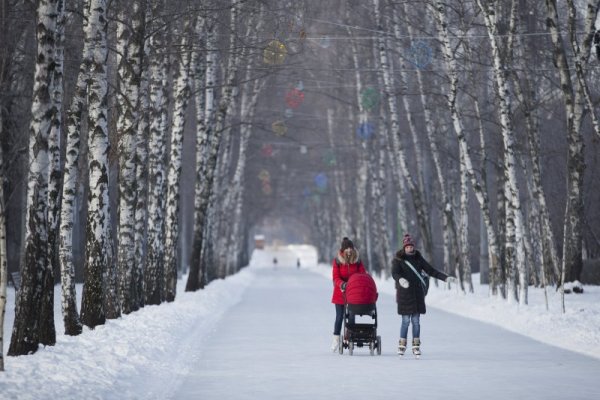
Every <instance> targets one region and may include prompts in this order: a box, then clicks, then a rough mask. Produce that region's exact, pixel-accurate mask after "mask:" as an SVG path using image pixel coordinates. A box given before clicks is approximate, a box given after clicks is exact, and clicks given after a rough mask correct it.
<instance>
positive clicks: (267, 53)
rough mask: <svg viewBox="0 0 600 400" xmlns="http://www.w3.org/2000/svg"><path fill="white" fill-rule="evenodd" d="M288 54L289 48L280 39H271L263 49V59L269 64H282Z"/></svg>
mask: <svg viewBox="0 0 600 400" xmlns="http://www.w3.org/2000/svg"><path fill="white" fill-rule="evenodd" d="M286 56H287V48H286V47H285V45H284V44H283V43H281V42H280V41H279V40H271V41H270V42H269V44H268V45H267V47H265V49H264V51H263V61H264V63H265V64H269V65H281V64H283V62H284V61H285V57H286Z"/></svg>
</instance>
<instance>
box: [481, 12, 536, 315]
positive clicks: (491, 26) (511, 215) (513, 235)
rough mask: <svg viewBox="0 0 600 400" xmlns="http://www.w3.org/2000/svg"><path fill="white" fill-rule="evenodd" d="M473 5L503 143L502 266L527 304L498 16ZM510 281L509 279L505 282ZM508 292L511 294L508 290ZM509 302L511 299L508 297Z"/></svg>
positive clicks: (508, 53) (507, 54)
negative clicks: (486, 42)
mask: <svg viewBox="0 0 600 400" xmlns="http://www.w3.org/2000/svg"><path fill="white" fill-rule="evenodd" d="M477 4H478V5H479V8H480V9H481V11H482V13H483V18H484V21H485V26H486V28H487V29H486V30H487V33H488V37H489V39H490V45H491V47H492V58H493V64H494V77H495V81H496V88H497V90H498V102H499V106H500V107H499V113H500V116H499V117H500V125H501V128H502V139H503V143H504V162H505V167H504V172H505V174H506V178H505V179H506V184H507V193H508V196H507V200H508V202H507V209H506V212H507V217H506V268H507V270H508V271H512V270H513V269H516V270H517V271H518V276H519V279H518V282H519V294H518V301H519V303H520V304H527V288H528V287H529V282H528V280H527V265H526V263H525V250H524V248H523V243H524V237H523V214H522V210H521V202H520V198H519V197H520V195H519V188H518V185H517V173H516V166H515V138H514V131H513V126H512V121H511V118H512V115H511V102H510V100H511V99H510V92H509V88H508V80H507V77H506V72H505V71H506V67H507V65H506V64H505V61H503V57H502V53H501V51H502V50H501V48H500V44H499V43H498V40H497V38H498V36H497V35H498V27H497V25H496V24H497V21H498V16H497V15H496V11H495V10H494V4H493V2H489V1H487V0H477ZM515 14H516V0H513V1H512V5H511V20H510V22H509V24H511V25H512V24H515V21H514V18H515ZM513 35H514V34H513V32H510V33H509V37H508V43H509V44H508V45H507V48H506V49H505V52H504V59H508V60H510V59H511V58H512V43H513ZM511 283H512V280H509V285H510V284H511ZM509 293H514V292H513V291H512V290H509ZM508 299H509V301H510V300H512V299H513V297H512V296H509V297H508Z"/></svg>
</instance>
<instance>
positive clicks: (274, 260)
mask: <svg viewBox="0 0 600 400" xmlns="http://www.w3.org/2000/svg"><path fill="white" fill-rule="evenodd" d="M276 267H277V257H273V268H276Z"/></svg>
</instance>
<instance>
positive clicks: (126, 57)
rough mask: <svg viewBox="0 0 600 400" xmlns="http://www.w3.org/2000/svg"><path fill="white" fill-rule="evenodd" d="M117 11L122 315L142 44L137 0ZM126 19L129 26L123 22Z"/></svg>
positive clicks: (130, 262) (130, 250)
mask: <svg viewBox="0 0 600 400" xmlns="http://www.w3.org/2000/svg"><path fill="white" fill-rule="evenodd" d="M122 7H123V8H122V9H121V10H120V13H119V21H120V22H118V24H117V65H118V79H119V80H118V88H119V90H117V99H118V101H117V112H118V119H117V137H118V149H119V212H118V218H119V225H118V229H117V236H118V250H117V258H118V259H117V271H118V277H119V279H118V282H119V288H118V289H119V291H118V293H119V301H120V305H121V310H122V311H123V313H124V314H129V313H130V312H131V311H133V309H134V308H135V306H134V305H133V303H134V302H135V301H136V300H135V281H134V279H133V275H134V272H133V271H134V268H135V264H136V260H135V256H136V255H135V218H134V216H135V207H136V194H137V191H136V180H135V178H136V164H135V161H136V160H135V156H136V140H135V136H136V130H137V126H138V110H139V96H140V79H141V76H140V75H141V68H142V47H143V42H142V41H143V36H144V31H143V24H144V21H143V16H144V12H145V10H144V9H143V8H142V4H141V0H133V2H131V3H129V4H128V7H131V8H130V10H131V11H130V13H129V12H127V11H126V10H125V8H124V5H123V6H122ZM127 20H130V21H131V26H129V25H128V24H126V23H125V22H124V21H127Z"/></svg>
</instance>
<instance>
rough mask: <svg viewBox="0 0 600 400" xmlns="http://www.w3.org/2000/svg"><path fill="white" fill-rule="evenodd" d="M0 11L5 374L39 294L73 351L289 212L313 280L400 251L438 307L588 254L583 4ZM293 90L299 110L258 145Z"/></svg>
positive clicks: (24, 343)
mask: <svg viewBox="0 0 600 400" xmlns="http://www.w3.org/2000/svg"><path fill="white" fill-rule="evenodd" d="M2 3H3V7H2V8H1V11H0V12H1V13H2V15H0V19H1V20H2V28H1V29H2V31H1V32H0V35H1V36H0V39H1V40H0V42H1V43H2V49H1V53H0V62H1V65H0V85H2V91H0V135H1V142H2V151H0V173H1V174H2V175H1V177H2V180H3V181H4V182H5V183H4V185H2V187H1V188H0V267H1V268H2V269H1V270H0V278H1V279H0V285H1V286H0V287H1V288H3V289H2V290H3V291H2V292H0V306H2V307H1V308H2V310H4V307H5V299H6V294H5V287H6V281H7V279H8V275H7V269H10V270H11V271H16V270H18V271H20V273H21V279H22V282H21V287H20V290H19V291H18V292H17V300H16V307H15V312H16V318H15V325H14V328H13V331H12V337H11V341H10V348H9V354H10V355H20V354H28V353H31V352H35V351H36V350H37V348H38V346H39V344H43V345H52V344H54V342H55V336H56V334H55V331H54V318H55V316H54V315H53V307H52V304H53V296H54V284H55V282H60V284H61V292H60V293H61V296H62V298H61V300H62V311H63V321H64V328H65V332H66V333H67V334H69V335H77V334H79V333H81V331H82V326H83V325H86V326H88V327H90V328H93V327H95V326H97V325H99V324H102V323H104V321H105V319H106V318H118V317H119V316H120V315H121V314H122V313H125V314H127V313H130V312H133V311H136V310H138V309H139V308H141V307H144V306H145V305H150V304H160V303H162V302H164V301H173V300H174V299H175V297H176V281H177V277H178V274H181V272H182V270H183V269H185V268H187V267H188V266H189V274H188V279H187V282H186V290H189V291H194V290H198V289H201V288H203V287H204V286H205V285H206V284H207V283H209V282H210V281H211V280H213V279H216V278H222V277H225V276H227V275H230V274H232V273H235V272H236V271H237V270H238V269H239V268H240V266H242V265H246V264H247V261H248V257H249V254H248V250H249V246H248V245H247V244H248V242H249V236H250V234H251V232H252V228H253V226H255V225H256V224H257V223H259V222H260V221H261V220H262V219H264V218H265V216H266V215H270V214H277V213H280V214H281V215H286V213H288V214H289V212H290V211H289V210H290V209H291V210H294V213H295V215H294V216H293V217H294V218H295V219H294V221H298V224H305V225H307V226H308V227H309V229H310V235H311V237H310V240H311V241H312V242H313V243H314V244H315V245H317V247H318V248H319V254H320V255H321V257H323V259H328V257H329V256H330V255H331V252H332V251H333V249H335V248H336V246H337V244H338V242H339V239H340V238H341V237H342V236H350V235H351V236H353V237H354V238H355V241H356V242H357V243H360V244H361V246H363V248H362V249H361V253H362V257H363V258H364V260H365V261H366V264H367V265H368V266H369V267H370V268H371V270H372V271H373V272H376V273H382V274H389V267H390V265H391V259H392V257H393V254H394V252H395V250H396V248H395V247H396V245H395V243H397V242H398V240H399V238H401V235H402V233H403V232H406V231H409V230H410V231H411V232H414V233H415V234H416V236H418V238H419V242H420V244H421V246H420V247H421V249H422V252H423V253H424V255H425V257H426V258H428V259H430V260H433V261H435V263H436V264H437V265H441V266H443V268H444V269H445V270H446V272H448V273H451V274H453V275H456V276H457V277H459V278H460V290H463V291H466V292H468V291H471V290H472V283H471V279H472V278H471V271H472V267H471V264H472V263H473V262H476V263H478V264H479V269H480V270H481V271H482V279H486V280H489V282H490V292H491V294H493V295H499V296H502V297H505V298H507V299H508V300H509V301H518V302H520V303H522V304H526V303H527V287H528V285H530V284H535V285H541V286H544V287H546V286H552V285H554V286H556V287H562V288H564V287H565V285H562V283H565V282H574V281H577V280H578V279H579V277H580V274H581V269H582V263H583V260H584V259H585V258H594V257H596V258H597V257H598V255H599V254H600V242H599V241H598V239H597V238H598V237H600V232H599V230H598V228H597V226H598V225H599V224H598V223H597V222H600V214H599V213H598V210H597V208H594V204H597V202H598V201H600V199H599V198H598V197H599V195H598V192H597V191H595V190H594V187H597V185H598V184H599V183H600V182H598V179H599V178H598V174H594V172H595V171H596V170H597V169H598V167H599V166H598V164H597V154H598V151H597V150H598V144H597V139H598V138H599V137H600V128H599V124H598V121H597V118H598V110H597V109H598V101H599V93H598V91H597V88H596V87H595V86H594V85H593V82H596V81H597V80H598V73H599V71H598V66H599V62H600V60H599V58H600V33H599V31H600V21H599V18H600V17H598V8H599V7H600V4H599V3H600V2H598V1H590V0H587V1H583V0H582V1H575V0H569V1H566V2H563V3H560V4H558V5H557V2H556V1H552V0H546V1H534V2H527V3H525V2H523V1H517V0H512V1H507V2H492V1H487V0H477V1H468V2H467V1H446V2H444V1H427V2H423V1H419V2H406V1H402V2H400V1H392V0H369V1H358V0H352V1H342V0H336V1H330V2H321V3H320V4H318V5H317V4H315V3H314V2H309V1H275V0H273V1H259V0H253V1H250V0H245V1H244V0H231V1H217V0H204V1H183V0H181V1H171V2H167V1H164V0H129V1H124V0H123V1H120V0H119V1H116V0H115V1H112V2H107V1H106V0H38V1H37V2H35V3H34V2H27V1H23V0H2ZM273 43H275V44H276V45H277V44H278V43H280V44H282V46H283V47H281V48H277V47H276V49H278V50H274V51H273V50H270V53H266V51H267V50H269V49H270V48H271V47H272V46H273ZM65 55H67V56H65ZM32 75H33V77H34V79H31V76H32ZM298 81H302V82H303V84H302V85H300V86H302V87H301V88H300V89H299V90H300V91H301V92H302V93H303V95H305V96H306V98H307V99H308V98H310V101H305V104H303V105H302V106H301V109H299V112H297V113H296V114H294V115H293V116H291V114H292V113H291V112H290V116H286V117H285V121H284V122H285V124H287V132H284V131H282V130H278V129H275V127H276V124H280V125H279V126H281V124H282V122H281V119H282V117H281V115H280V114H282V112H283V109H282V108H281V103H282V97H283V96H282V91H283V92H284V93H285V91H286V90H288V89H290V87H296V88H298V87H299V85H298V84H297V82H298ZM366 93H370V95H371V96H370V97H369V96H367V98H368V99H369V101H366V100H365V98H366V96H365V95H366ZM30 94H32V95H30ZM286 111H287V110H286ZM290 111H291V110H290ZM295 112H296V111H295ZM303 113H304V114H305V115H306V116H313V117H312V118H306V119H302V116H303ZM272 121H275V122H274V123H273V125H271V122H272ZM370 127H372V128H373V132H371V131H370ZM357 128H360V129H359V130H358V132H359V134H357V133H356V132H357ZM25 131H28V132H29V134H28V135H25V134H24V132H25ZM274 131H275V132H276V135H274V133H273V132H274ZM192 143H193V145H192ZM270 143H273V144H274V146H275V147H276V148H277V149H278V151H279V149H281V150H280V151H279V153H278V154H277V156H273V157H271V158H268V159H266V158H261V157H260V154H261V146H264V145H266V144H270ZM298 147H300V149H301V155H300V156H299V155H298V153H297V152H298ZM307 148H308V150H306V149H307ZM188 149H191V151H190V150H188ZM323 149H325V150H327V151H328V153H327V154H325V156H326V157H325V158H327V161H323V159H324V157H323ZM186 152H187V153H186ZM292 152H295V153H292ZM186 154H192V157H191V158H189V157H188V158H187V163H186V162H184V158H185V155H186ZM190 160H191V161H190ZM586 168H587V169H586ZM186 171H187V173H188V174H189V175H188V178H189V179H187V180H182V175H183V174H184V173H186ZM262 171H270V177H271V179H272V184H273V190H272V192H270V191H268V190H262V191H261V189H260V187H258V186H257V185H256V182H257V181H258V178H257V176H258V175H259V174H260V173H262ZM584 171H586V172H585V174H584ZM319 172H326V173H327V178H328V180H327V185H323V186H322V187H319V188H318V189H317V190H315V189H314V187H312V186H310V185H311V184H312V182H313V176H314V175H315V174H317V173H319ZM263 177H264V175H263ZM24 182H27V185H24ZM309 187H311V189H308V188H309ZM263 189H264V188H263ZM188 200H189V204H188V203H186V201H188ZM584 205H585V206H584ZM187 239H189V242H190V243H191V244H190V245H189V246H187V245H186V243H187ZM480 254H481V257H478V256H479V255H480ZM486 265H487V266H488V267H487V269H485V266H486ZM486 271H487V272H486ZM77 278H78V279H80V280H82V281H83V283H84V285H83V293H82V304H81V309H80V310H78V309H77V301H76V292H75V280H76V279H77ZM2 315H3V314H2ZM0 322H2V321H0ZM0 326H2V323H0ZM1 339H2V337H0V342H1ZM0 346H1V343H0Z"/></svg>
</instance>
